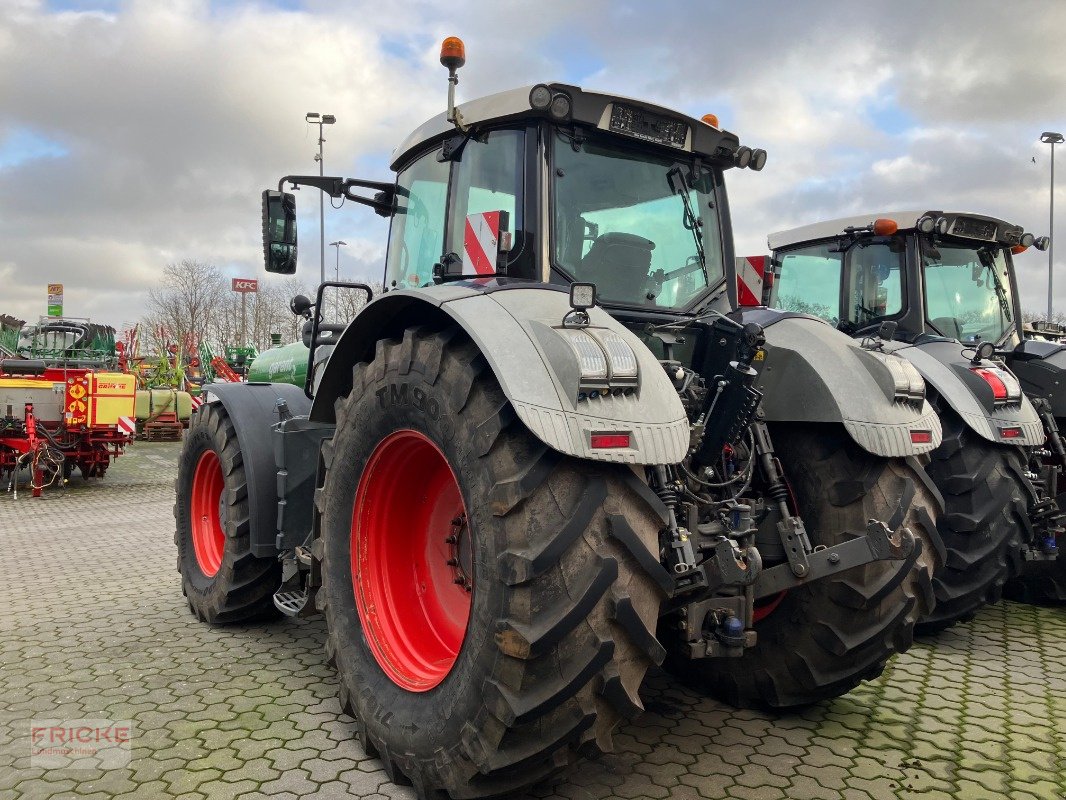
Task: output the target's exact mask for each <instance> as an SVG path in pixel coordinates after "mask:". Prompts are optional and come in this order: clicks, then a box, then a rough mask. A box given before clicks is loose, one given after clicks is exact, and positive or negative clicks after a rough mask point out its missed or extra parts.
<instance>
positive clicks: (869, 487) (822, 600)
mask: <svg viewBox="0 0 1066 800" xmlns="http://www.w3.org/2000/svg"><path fill="white" fill-rule="evenodd" d="M771 434H772V439H773V443H774V449H775V451H776V452H777V455H778V457H779V458H780V460H781V463H782V464H783V465H784V471H785V475H786V477H787V479H788V481H789V485H790V487H791V489H792V492H793V495H794V497H795V499H796V503H797V504H798V506H799V508H798V511H799V514H800V516H801V517H802V518H803V521H804V523H805V525H806V528H807V534H808V536H809V537H810V539H811V544H812V545H814V546H818V545H826V546H832V545H835V544H840V543H842V542H844V541H847V540H848V539H849V538H852V536H853V535H854V534H855V533H864V532H865V530H866V523H867V520H870V519H877V520H880V521H882V522H884V523H885V524H886V525H887V526H888V527H889V528H890V529H891V530H893V531H895V530H896V529H898V528H899V527H900V526H901V525H906V526H907V527H909V528H910V529H911V531H912V532H913V533H914V534H915V537H916V539H917V540H918V541H917V543H916V544H917V547H916V548H915V551H914V552H913V553H912V554H911V555H910V557H909V558H907V559H906V560H904V561H875V562H872V563H870V564H867V565H865V566H862V567H855V568H854V569H850V570H847V571H845V572H840V573H837V574H836V575H832V576H830V577H828V578H823V579H821V580H818V581H815V582H813V583H811V584H809V585H807V586H803V587H801V588H798V589H791V590H789V591H788V592H786V593H784V595H783V596H781V597H780V599H779V602H777V604H776V605H773V602H771V603H770V604H769V606H771V607H768V609H767V611H768V613H766V615H765V616H764V617H763V618H762V619H761V620H759V621H757V622H756V623H755V630H756V632H757V633H758V640H757V643H756V645H755V647H753V648H751V649H750V650H748V652H747V653H745V654H744V656H743V657H740V658H719V659H713V660H707V661H700V660H689V659H686V658H684V656H683V655H682V654H681V652H680V648H677V649H674V650H673V652H672V653H671V658H670V662H669V663H670V669H671V671H673V672H675V673H677V674H679V675H680V676H681V677H682V678H684V679H685V680H686V681H687V682H688V683H690V684H692V685H694V686H695V687H696V688H698V689H700V690H702V691H705V692H707V693H709V694H712V695H714V696H716V697H718V698H719V699H721V700H723V701H725V702H727V703H729V704H730V705H734V706H738V707H742V708H775V709H782V708H791V707H796V706H804V705H809V704H811V703H816V702H818V701H821V700H828V699H831V698H834V697H838V696H840V695H842V694H845V693H847V692H849V691H850V690H851V689H853V688H854V687H855V686H858V685H859V683H861V682H862V681H864V680H871V679H873V678H876V677H877V676H879V675H880V674H881V672H882V671H883V670H884V667H885V664H886V662H887V661H888V659H889V658H890V657H892V656H893V655H894V654H896V653H901V652H903V651H905V650H906V649H907V648H909V647H910V646H911V643H912V642H913V638H914V627H915V625H916V624H917V622H918V620H919V619H921V618H922V616H924V615H925V614H926V613H928V611H929V610H930V608H931V607H932V604H933V593H932V574H933V571H934V568H935V562H936V559H937V557H936V550H937V546H938V545H937V541H936V538H937V537H936V531H935V528H934V520H935V517H936V514H937V512H938V511H939V508H938V503H937V501H936V500H935V496H934V494H933V493H932V492H931V491H930V490H929V489H928V488H927V487H926V485H925V483H924V482H923V479H922V477H921V476H919V475H918V474H917V473H916V471H915V467H914V466H912V465H910V464H909V463H908V462H906V461H903V460H902V459H886V458H881V457H878V456H874V455H871V454H870V453H868V452H866V451H865V450H863V449H862V448H860V447H859V446H858V445H857V444H855V442H854V441H852V439H851V437H849V436H848V435H847V433H846V432H845V431H844V430H843V429H841V428H840V426H838V425H804V426H802V427H800V426H796V425H783V424H777V425H774V426H772V428H771ZM847 531H850V532H852V533H851V535H848V534H847V533H846V532H847Z"/></svg>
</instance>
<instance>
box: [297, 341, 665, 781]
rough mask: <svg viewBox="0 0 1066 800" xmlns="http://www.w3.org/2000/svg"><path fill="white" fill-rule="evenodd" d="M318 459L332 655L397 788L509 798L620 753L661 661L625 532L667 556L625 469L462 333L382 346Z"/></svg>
mask: <svg viewBox="0 0 1066 800" xmlns="http://www.w3.org/2000/svg"><path fill="white" fill-rule="evenodd" d="M324 458H325V462H326V478H325V485H324V487H323V488H322V490H321V491H320V493H319V496H318V503H319V508H320V510H321V512H322V515H323V524H322V538H323V541H322V547H321V550H322V565H321V566H322V587H321V589H320V591H319V593H318V599H319V603H320V606H321V607H322V609H323V610H324V612H325V615H326V622H327V626H328V630H329V637H328V644H327V648H328V654H329V657H330V659H331V661H332V663H333V664H334V665H335V666H336V668H337V670H338V673H339V678H340V684H341V703H342V706H343V708H344V709H345V711H346V712H347V713H349V714H351V715H352V716H353V717H354V718H355V719H356V720H357V725H358V728H359V730H360V735H361V737H362V740H363V743H364V746H365V747H366V749H367V751H368V752H370V753H372V754H376V755H378V756H379V757H380V758H381V760H382V762H383V763H384V765H385V768H386V770H387V771H388V773H389V775H390V777H391V778H392V779H393V780H396V781H411V782H413V783H414V785H415V787H416V790H417V791H418V792H419V794H420V795H421V796H423V797H438V796H445V795H450V796H452V797H464V798H469V797H484V796H489V795H500V794H508V793H511V792H514V791H517V790H518V789H521V788H524V787H526V786H529V785H531V784H533V783H535V782H537V781H539V780H541V779H543V778H545V777H547V776H549V775H550V774H552V773H553V772H554V771H556V770H557V769H558V768H559V767H560V766H562V765H563V764H565V763H566V762H567V761H569V760H571V759H572V758H573V757H574V756H575V754H576V753H577V752H578V751H579V750H581V751H582V752H584V751H586V750H588V751H591V752H602V751H605V750H608V749H610V746H611V731H612V729H613V728H614V726H615V725H616V723H617V722H618V721H619V719H620V718H621V717H622V716H630V715H632V714H635V713H637V712H638V711H639V710H640V708H641V706H640V700H639V696H638V689H639V687H640V683H641V680H642V679H643V677H644V673H645V671H646V670H647V668H648V666H649V665H650V664H651V663H653V662H656V661H658V660H661V658H662V655H663V653H662V649H661V647H660V646H659V644H658V642H657V641H656V640H655V637H654V633H653V631H654V629H655V621H656V616H657V614H658V609H659V604H660V602H661V599H662V597H661V595H660V593H659V590H658V589H657V587H656V585H655V584H654V582H653V581H652V579H651V578H650V577H649V576H648V575H647V574H645V573H644V572H643V571H642V569H641V567H640V565H639V561H638V560H637V557H636V556H635V555H634V553H633V552H632V551H631V550H630V549H627V545H624V544H623V543H622V540H620V539H619V538H617V536H616V534H618V533H619V532H620V531H621V532H622V533H627V532H628V535H626V536H623V537H622V539H624V540H625V541H627V542H628V543H629V544H628V546H629V547H643V548H646V549H647V550H649V551H651V552H657V535H658V530H659V527H660V526H661V524H662V523H661V520H660V519H659V517H658V516H657V515H656V514H655V513H653V511H652V509H651V507H650V506H649V505H648V503H647V502H646V501H645V500H644V499H643V496H642V495H641V493H640V492H639V491H637V490H636V489H635V488H634V487H633V485H632V483H631V481H632V480H633V477H632V473H630V472H628V471H627V470H626V469H625V468H622V467H618V466H616V465H610V464H598V463H594V462H586V461H578V460H576V459H573V458H568V457H565V456H563V455H561V454H559V453H557V452H555V451H553V450H550V449H549V448H547V447H546V446H544V445H543V444H542V443H540V442H539V441H538V440H536V439H535V438H534V437H533V436H531V435H530V434H529V433H528V432H527V431H526V430H525V429H524V428H523V426H522V425H521V423H520V422H519V421H518V420H517V418H516V417H515V414H514V411H513V410H512V408H511V406H510V405H509V404H508V402H507V399H506V397H505V396H504V394H503V392H502V391H501V389H500V387H499V385H498V384H497V382H496V380H495V378H494V377H493V375H492V373H491V370H489V369H488V367H487V365H486V363H485V360H484V358H483V356H482V355H481V354H480V353H479V352H478V350H477V348H476V347H475V346H474V344H473V343H472V342H470V341H469V340H467V339H466V338H464V337H463V336H462V335H461V334H460V333H459V332H458V331H456V330H454V329H447V330H445V331H430V330H426V329H421V328H415V329H409V330H407V331H406V332H405V335H404V338H403V339H402V340H388V341H381V342H379V343H378V346H377V350H376V353H375V356H374V359H373V361H371V362H368V363H363V364H359V365H357V366H356V368H355V371H354V375H353V390H352V393H351V395H349V396H348V397H347V398H345V399H343V400H342V401H340V403H339V404H338V418H337V432H336V436H335V438H334V440H333V441H332V443H331V444H330V445H328V446H327V447H326V448H325V450H324ZM623 529H624V530H623ZM645 555H646V554H645Z"/></svg>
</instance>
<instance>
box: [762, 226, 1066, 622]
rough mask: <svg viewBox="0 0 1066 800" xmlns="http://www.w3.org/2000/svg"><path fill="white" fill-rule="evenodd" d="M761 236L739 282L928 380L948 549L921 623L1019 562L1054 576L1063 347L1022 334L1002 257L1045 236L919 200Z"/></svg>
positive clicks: (988, 597) (996, 588)
mask: <svg viewBox="0 0 1066 800" xmlns="http://www.w3.org/2000/svg"><path fill="white" fill-rule="evenodd" d="M768 243H769V246H770V249H771V250H772V256H771V263H770V270H769V273H768V274H769V275H771V276H772V277H771V279H770V280H768V281H764V282H763V284H762V287H763V289H764V290H765V292H761V291H760V289H759V288H755V290H754V291H753V292H749V294H765V299H766V300H767V303H768V304H769V305H771V306H774V307H776V308H778V309H781V310H784V311H791V312H800V313H805V314H812V315H816V316H819V317H821V318H823V319H825V320H827V321H829V322H830V323H831V324H833V325H834V326H836V327H837V328H838V329H840V330H841V331H844V332H845V333H847V334H848V335H850V336H853V337H855V338H856V339H859V340H861V341H865V342H870V343H872V344H873V345H875V346H876V347H878V349H880V350H881V351H883V352H886V353H895V354H898V355H899V356H901V357H903V358H905V359H907V360H908V361H909V362H910V363H912V364H913V365H914V367H915V368H916V369H917V370H918V371H919V372H920V373H921V374H922V376H923V377H924V378H925V381H926V383H927V384H928V386H929V387H931V392H930V400H931V402H932V404H933V406H934V407H935V408H936V410H937V413H938V414H939V416H940V421H941V425H942V427H943V430H944V441H943V443H942V444H941V445H940V447H938V448H936V449H935V450H933V451H932V453H931V454H930V460H929V462H928V463H927V464H926V473H927V475H928V476H929V478H930V479H931V480H932V481H933V483H934V484H935V485H936V487H937V489H938V490H939V491H940V492H941V493H942V495H943V498H944V503H945V514H944V515H943V516H942V517H941V518H940V520H939V523H938V524H939V529H940V534H941V538H942V539H943V542H944V545H945V548H946V550H945V564H944V569H943V570H942V571H941V572H940V574H939V575H938V576H937V578H936V594H937V607H936V611H935V612H934V613H933V615H932V616H930V617H929V618H927V619H926V620H925V621H924V622H923V623H922V626H921V628H920V629H921V630H923V631H928V632H935V631H937V630H940V629H942V628H945V627H948V626H950V625H951V624H953V623H954V622H957V621H959V620H963V619H967V618H969V617H971V616H972V615H973V613H974V612H975V611H976V609H977V608H979V607H980V606H981V605H983V604H984V603H986V602H995V601H996V600H998V599H999V597H1000V596H1001V594H1002V592H1003V590H1004V587H1005V585H1006V584H1007V583H1008V581H1010V580H1011V579H1012V578H1014V577H1015V576H1017V575H1019V574H1020V573H1022V572H1023V570H1024V571H1025V572H1026V573H1028V574H1030V575H1042V576H1045V578H1047V579H1048V580H1049V581H1050V582H1047V588H1048V591H1050V590H1051V587H1052V586H1058V585H1061V584H1059V583H1058V581H1055V580H1051V576H1053V575H1056V574H1058V572H1059V571H1061V567H1060V566H1058V564H1059V563H1060V562H1059V561H1058V546H1057V539H1058V538H1059V537H1060V536H1061V535H1062V533H1063V522H1062V514H1061V512H1060V510H1059V506H1058V502H1057V500H1056V495H1057V494H1058V491H1059V490H1058V488H1057V485H1058V476H1059V475H1060V474H1061V470H1062V468H1063V466H1066V458H1064V455H1066V454H1064V452H1063V447H1062V440H1061V438H1060V437H1059V434H1058V431H1057V423H1056V416H1058V417H1059V418H1062V417H1063V416H1064V415H1066V401H1064V400H1062V399H1060V400H1059V401H1058V403H1057V404H1056V394H1055V392H1056V388H1055V383H1056V380H1057V376H1058V374H1059V373H1060V371H1061V369H1062V367H1060V366H1057V365H1056V363H1055V361H1056V355H1055V354H1056V353H1059V352H1061V351H1062V350H1063V348H1061V347H1060V346H1058V345H1055V344H1052V343H1050V342H1046V343H1043V342H1034V341H1023V340H1022V325H1021V314H1020V306H1019V303H1018V292H1017V286H1016V281H1015V275H1014V265H1013V261H1012V254H1015V253H1018V252H1021V251H1023V250H1025V249H1026V248H1027V247H1031V246H1034V245H1035V246H1036V247H1037V248H1039V249H1044V248H1046V247H1047V245H1048V239H1047V238H1046V237H1041V238H1039V239H1038V238H1037V237H1035V236H1034V235H1033V234H1031V233H1026V232H1025V231H1024V229H1023V228H1021V227H1020V226H1017V225H1011V224H1009V223H1007V222H1004V221H1003V220H999V219H995V218H993V217H987V216H983V215H980V214H970V213H956V212H943V211H936V210H933V211H929V210H925V211H908V212H895V213H885V214H870V215H865V216H857V217H849V218H846V219H837V220H829V221H825V222H818V223H815V224H812V225H807V226H804V227H800V228H796V229H793V230H789V231H783V232H779V233H773V234H770V236H769V240H768ZM748 261H749V262H755V259H748ZM755 286H756V287H757V286H758V282H757V281H756V282H755ZM1058 359H1059V360H1060V362H1062V363H1063V364H1064V365H1066V359H1063V358H1062V357H1061V356H1058ZM1019 379H1020V380H1019ZM1030 396H1031V397H1032V400H1030ZM1056 408H1057V410H1056ZM1060 596H1061V595H1060Z"/></svg>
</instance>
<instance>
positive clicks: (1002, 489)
mask: <svg viewBox="0 0 1066 800" xmlns="http://www.w3.org/2000/svg"><path fill="white" fill-rule="evenodd" d="M940 421H941V424H942V425H943V428H944V441H943V442H942V443H941V445H940V446H939V447H938V448H937V449H936V450H934V451H933V453H932V460H931V461H930V462H929V464H928V465H927V466H926V472H927V473H928V474H929V477H930V478H932V479H933V482H934V483H935V484H936V486H937V488H938V489H939V490H940V492H941V494H942V495H943V496H944V506H945V510H944V514H943V515H941V517H940V519H939V520H938V521H937V528H938V530H939V532H940V535H941V537H942V539H943V541H944V546H945V548H946V553H947V556H946V558H945V563H944V567H943V569H941V570H940V572H939V573H937V576H936V578H935V579H934V581H933V588H934V591H935V593H936V601H937V605H936V609H935V610H934V611H933V613H932V614H931V615H929V617H927V618H926V619H925V620H923V622H922V624H921V625H920V626H919V628H918V632H919V633H921V634H933V633H937V632H939V631H942V630H944V629H945V628H949V627H951V626H952V625H954V624H955V623H956V622H962V621H965V620H968V619H970V618H972V617H973V615H974V614H975V613H976V612H977V610H978V609H979V608H981V606H983V605H985V604H986V603H995V602H998V601H999V599H1000V597H1001V596H1002V594H1003V587H1004V585H1005V584H1006V583H1007V581H1008V580H1009V579H1010V578H1011V577H1013V576H1015V575H1017V574H1018V573H1019V572H1020V571H1021V568H1022V557H1021V549H1022V542H1023V541H1026V540H1027V539H1028V540H1032V537H1033V530H1032V525H1031V523H1030V521H1029V503H1030V502H1031V501H1032V499H1033V489H1032V486H1031V485H1030V484H1029V482H1028V480H1027V479H1026V478H1025V476H1024V473H1025V467H1026V465H1025V456H1024V453H1023V451H1022V448H1020V447H1013V446H1004V445H997V444H994V443H993V442H990V441H988V440H987V439H985V438H984V437H982V436H979V435H978V434H977V433H975V432H974V431H973V430H972V429H971V428H970V427H969V426H968V425H967V424H966V423H965V422H963V420H962V419H961V418H960V417H959V415H958V414H956V413H955V412H954V411H952V410H950V409H946V410H943V409H942V410H940Z"/></svg>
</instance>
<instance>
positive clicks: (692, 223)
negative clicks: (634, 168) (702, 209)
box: [666, 167, 710, 283]
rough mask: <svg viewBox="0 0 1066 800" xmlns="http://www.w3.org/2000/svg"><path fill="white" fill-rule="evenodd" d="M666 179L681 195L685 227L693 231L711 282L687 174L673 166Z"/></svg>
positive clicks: (676, 192) (693, 239)
mask: <svg viewBox="0 0 1066 800" xmlns="http://www.w3.org/2000/svg"><path fill="white" fill-rule="evenodd" d="M666 179H667V180H668V181H669V182H670V188H671V189H672V190H673V192H674V194H677V195H680V196H681V204H682V205H683V206H684V217H683V223H684V225H685V229H686V230H688V231H690V232H691V233H692V241H693V242H695V243H696V255H697V256H699V259H700V266H701V267H702V268H703V275H704V278H705V280H706V281H707V282H708V283H710V276H709V275H708V274H707V256H706V253H705V252H704V250H703V234H702V233H700V225H701V224H702V223H701V222H700V220H699V218H698V217H697V216H696V213H695V212H694V211H693V210H692V202H691V201H690V200H689V196H688V191H689V185H688V181H687V180H685V174H684V173H683V172H682V171H681V167H672V168H671V169H670V170H669V171H668V172H667V173H666Z"/></svg>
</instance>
